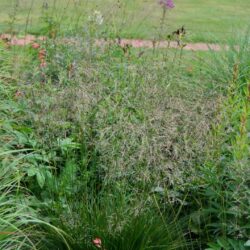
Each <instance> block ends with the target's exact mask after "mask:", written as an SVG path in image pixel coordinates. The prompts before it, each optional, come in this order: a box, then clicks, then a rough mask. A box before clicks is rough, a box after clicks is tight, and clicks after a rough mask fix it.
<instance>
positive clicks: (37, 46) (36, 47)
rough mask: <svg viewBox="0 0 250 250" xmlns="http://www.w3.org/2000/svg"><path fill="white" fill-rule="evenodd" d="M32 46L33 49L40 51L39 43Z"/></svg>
mask: <svg viewBox="0 0 250 250" xmlns="http://www.w3.org/2000/svg"><path fill="white" fill-rule="evenodd" d="M31 46H32V48H33V49H39V48H40V44H39V43H33V44H32V45H31Z"/></svg>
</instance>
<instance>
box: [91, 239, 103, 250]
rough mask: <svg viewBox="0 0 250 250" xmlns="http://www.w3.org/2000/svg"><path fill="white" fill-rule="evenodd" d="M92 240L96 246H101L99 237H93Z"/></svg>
mask: <svg viewBox="0 0 250 250" xmlns="http://www.w3.org/2000/svg"><path fill="white" fill-rule="evenodd" d="M92 242H93V244H94V245H95V246H96V247H98V248H101V247H102V240H101V239H100V238H95V239H94V240H93V241H92Z"/></svg>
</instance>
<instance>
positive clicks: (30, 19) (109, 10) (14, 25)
mask: <svg viewBox="0 0 250 250" xmlns="http://www.w3.org/2000/svg"><path fill="white" fill-rule="evenodd" d="M45 3H46V4H45ZM175 5H176V8H175V11H170V12H168V13H167V20H166V23H165V24H164V31H165V32H164V34H167V33H171V32H173V31H174V30H176V29H178V28H180V27H181V26H183V25H184V26H185V27H186V29H187V31H188V32H187V39H188V40H189V41H192V42H217V41H219V42H224V43H226V40H227V39H228V38H232V37H234V36H235V33H238V34H243V33H244V32H245V30H246V28H247V26H248V25H249V23H250V17H249V13H248V12H249V11H248V10H249V9H250V2H249V1H247V0H237V1H233V0H220V1H215V0H209V1H202V0H189V1H185V0H176V1H175ZM43 6H49V7H50V8H51V12H52V13H53V17H54V21H57V22H60V25H61V28H63V29H64V31H65V32H66V33H67V32H69V30H72V29H74V30H75V29H76V27H75V25H77V28H78V29H79V30H81V29H83V27H84V22H85V21H86V18H87V17H88V16H89V15H90V13H91V12H93V11H94V10H98V11H100V12H101V13H102V15H103V16H104V19H105V20H106V22H109V26H113V32H112V34H110V35H113V36H117V35H119V36H121V37H124V38H143V39H154V38H157V36H158V34H159V29H158V28H159V26H160V22H161V16H162V11H161V9H160V8H159V6H158V1H154V0H126V1H120V2H117V1H113V0H105V1H100V0H97V1H89V0H82V1H81V0H47V1H44V0H1V2H0V31H1V32H4V31H10V30H13V31H16V32H21V33H24V32H28V33H34V34H43V33H44V32H45V30H44V27H43V21H42V19H41V17H42V16H43V12H44V10H43V8H42V7H43ZM15 13H16V14H15ZM13 19H15V20H13ZM72 26H73V27H72ZM163 39H164V38H163Z"/></svg>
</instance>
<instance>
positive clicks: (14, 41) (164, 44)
mask: <svg viewBox="0 0 250 250" xmlns="http://www.w3.org/2000/svg"><path fill="white" fill-rule="evenodd" d="M0 40H3V41H6V42H7V43H8V44H9V45H17V46H25V45H28V44H34V43H35V42H39V41H44V40H46V37H44V36H39V37H36V36H33V35H26V36H25V37H22V38H17V37H16V36H11V35H9V34H0ZM70 41H71V42H74V40H73V39H72V38H70V39H68V38H66V39H65V42H70ZM116 42H117V43H118V44H119V45H120V46H122V47H125V46H128V45H129V46H132V47H134V48H154V47H155V48H180V46H179V45H178V43H177V42H175V41H170V42H169V41H157V42H153V41H151V40H140V39H119V40H118V39H117V40H116ZM106 43H108V41H104V40H97V41H96V44H97V45H99V46H101V45H103V44H106ZM183 49H184V50H191V51H208V50H214V51H219V50H221V49H222V46H221V45H219V44H206V43H187V44H185V46H183Z"/></svg>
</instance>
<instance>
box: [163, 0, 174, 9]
mask: <svg viewBox="0 0 250 250" xmlns="http://www.w3.org/2000/svg"><path fill="white" fill-rule="evenodd" d="M159 4H160V5H161V6H162V7H163V8H166V9H173V8H174V7H175V6H174V2H173V0H160V1H159Z"/></svg>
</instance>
